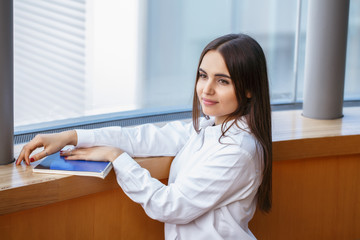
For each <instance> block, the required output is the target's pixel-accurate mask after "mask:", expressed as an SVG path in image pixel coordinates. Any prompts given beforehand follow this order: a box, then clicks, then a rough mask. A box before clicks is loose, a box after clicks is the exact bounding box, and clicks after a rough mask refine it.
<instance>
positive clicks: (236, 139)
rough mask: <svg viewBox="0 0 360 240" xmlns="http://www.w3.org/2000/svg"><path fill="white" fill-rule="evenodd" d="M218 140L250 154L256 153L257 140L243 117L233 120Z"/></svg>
mask: <svg viewBox="0 0 360 240" xmlns="http://www.w3.org/2000/svg"><path fill="white" fill-rule="evenodd" d="M225 129H226V128H225ZM220 141H221V142H222V143H224V144H229V145H233V146H234V147H236V148H239V150H241V151H246V152H248V153H249V154H250V155H254V154H256V152H257V149H258V141H257V139H256V137H255V136H254V135H253V134H252V133H251V131H250V128H249V127H248V125H247V123H246V121H245V120H244V119H239V120H235V121H234V122H233V124H232V125H231V127H230V128H229V130H228V131H227V132H226V133H225V135H224V137H222V139H221V140H220Z"/></svg>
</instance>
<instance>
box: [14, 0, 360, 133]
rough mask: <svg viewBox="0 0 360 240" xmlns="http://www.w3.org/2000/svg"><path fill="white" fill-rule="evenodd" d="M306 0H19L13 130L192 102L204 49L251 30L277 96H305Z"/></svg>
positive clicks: (357, 60)
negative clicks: (261, 48)
mask: <svg viewBox="0 0 360 240" xmlns="http://www.w3.org/2000/svg"><path fill="white" fill-rule="evenodd" d="M307 2H308V0H241V1H238V0H197V1H192V0H173V1H168V0H124V1H115V0H98V1H96V0H14V77H15V80H14V88H15V93H14V98H15V99H14V106H15V107H14V112H15V132H16V131H17V130H19V129H26V128H27V126H31V125H34V124H42V123H47V122H53V121H63V120H64V121H65V120H66V121H70V122H71V119H79V118H86V117H88V116H96V115H101V114H109V113H119V112H123V113H125V114H126V112H134V111H136V112H139V113H141V112H142V111H143V112H152V111H153V112H157V111H161V110H162V109H171V110H173V111H176V109H186V108H188V109H190V108H191V102H192V94H193V88H194V82H195V76H196V68H197V64H198V60H199V56H200V53H201V51H202V49H203V48H204V47H205V45H206V44H207V43H208V42H210V41H211V40H213V39H214V38H216V37H218V36H221V35H224V34H228V33H246V34H249V35H250V36H252V37H253V38H255V39H256V40H257V41H258V42H259V43H260V45H261V46H262V47H263V49H264V52H265V55H266V58H267V64H268V71H269V78H270V88H271V102H272V104H274V105H278V104H290V105H291V104H296V103H301V102H302V95H303V78H304V59H305V44H306V18H307ZM359 42H360V1H358V0H350V14H349V30H348V45H347V66H346V79H345V100H360V80H359V79H360V46H359Z"/></svg>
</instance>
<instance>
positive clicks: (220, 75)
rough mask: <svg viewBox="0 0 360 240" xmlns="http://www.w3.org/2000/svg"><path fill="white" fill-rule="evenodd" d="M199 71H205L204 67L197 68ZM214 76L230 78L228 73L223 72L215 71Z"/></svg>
mask: <svg viewBox="0 0 360 240" xmlns="http://www.w3.org/2000/svg"><path fill="white" fill-rule="evenodd" d="M199 71H201V72H204V73H206V71H205V70H204V69H202V68H199ZM206 74H207V73H206ZM215 77H226V78H230V79H231V77H230V76H228V75H226V74H223V73H216V74H215Z"/></svg>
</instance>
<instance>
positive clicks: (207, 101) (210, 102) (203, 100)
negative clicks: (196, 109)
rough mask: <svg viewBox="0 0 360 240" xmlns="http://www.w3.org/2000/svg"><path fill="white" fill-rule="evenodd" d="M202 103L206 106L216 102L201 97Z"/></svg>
mask: <svg viewBox="0 0 360 240" xmlns="http://www.w3.org/2000/svg"><path fill="white" fill-rule="evenodd" d="M201 100H202V102H203V104H205V105H207V106H211V105H215V104H217V103H218V102H216V101H213V100H210V99H206V98H202V99H201Z"/></svg>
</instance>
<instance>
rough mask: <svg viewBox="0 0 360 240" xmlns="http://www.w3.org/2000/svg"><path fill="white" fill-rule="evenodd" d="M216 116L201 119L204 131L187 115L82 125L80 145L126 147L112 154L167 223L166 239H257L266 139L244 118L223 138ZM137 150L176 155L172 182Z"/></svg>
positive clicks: (132, 190) (123, 181) (145, 203)
mask: <svg viewBox="0 0 360 240" xmlns="http://www.w3.org/2000/svg"><path fill="white" fill-rule="evenodd" d="M213 123H214V120H212V119H210V120H204V121H202V122H201V124H200V133H196V132H195V130H194V128H193V126H192V123H188V124H185V123H183V122H180V121H176V122H171V123H169V124H167V125H165V126H164V127H162V128H159V127H156V126H155V125H151V124H146V125H141V126H138V127H134V128H121V127H110V128H101V129H95V130H77V134H78V145H77V147H90V146H103V145H111V146H116V147H119V148H121V149H122V150H124V151H125V153H123V154H121V155H120V156H119V157H118V158H117V159H116V160H115V161H114V162H113V167H114V169H115V172H116V176H117V181H118V183H119V185H120V186H121V188H122V189H123V191H124V192H125V193H126V194H127V195H128V196H129V197H130V198H131V199H132V200H133V201H135V202H137V203H139V204H141V206H142V207H143V208H144V210H145V212H146V213H147V215H148V216H149V217H151V218H153V219H156V220H159V221H161V222H164V223H165V239H168V240H170V239H185V240H189V239H196V240H202V239H206V240H210V239H255V237H254V236H253V234H252V233H251V231H250V230H249V228H248V222H249V221H250V220H251V218H252V217H253V215H254V212H255V209H256V198H255V196H256V192H257V189H258V187H259V185H260V183H261V179H262V174H261V173H262V169H263V164H262V161H263V159H262V151H261V147H260V146H259V145H258V144H257V141H256V140H255V137H254V136H253V135H252V134H250V133H249V132H248V131H247V130H248V128H247V125H246V124H245V123H244V122H242V121H237V124H238V126H239V127H237V126H236V125H235V124H234V125H233V126H232V127H231V129H230V130H229V131H228V132H227V133H226V137H223V138H221V140H220V141H221V143H219V137H220V136H221V125H217V126H212V125H213ZM134 156H138V157H145V156H176V157H175V158H174V160H173V162H172V164H171V169H170V174H169V181H168V185H164V184H163V183H161V182H160V181H158V180H157V179H155V178H152V177H151V175H150V173H149V171H148V170H146V169H144V168H142V167H140V165H138V164H137V163H136V161H135V160H134V159H133V158H132V157H134ZM160 164H161V163H160Z"/></svg>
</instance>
